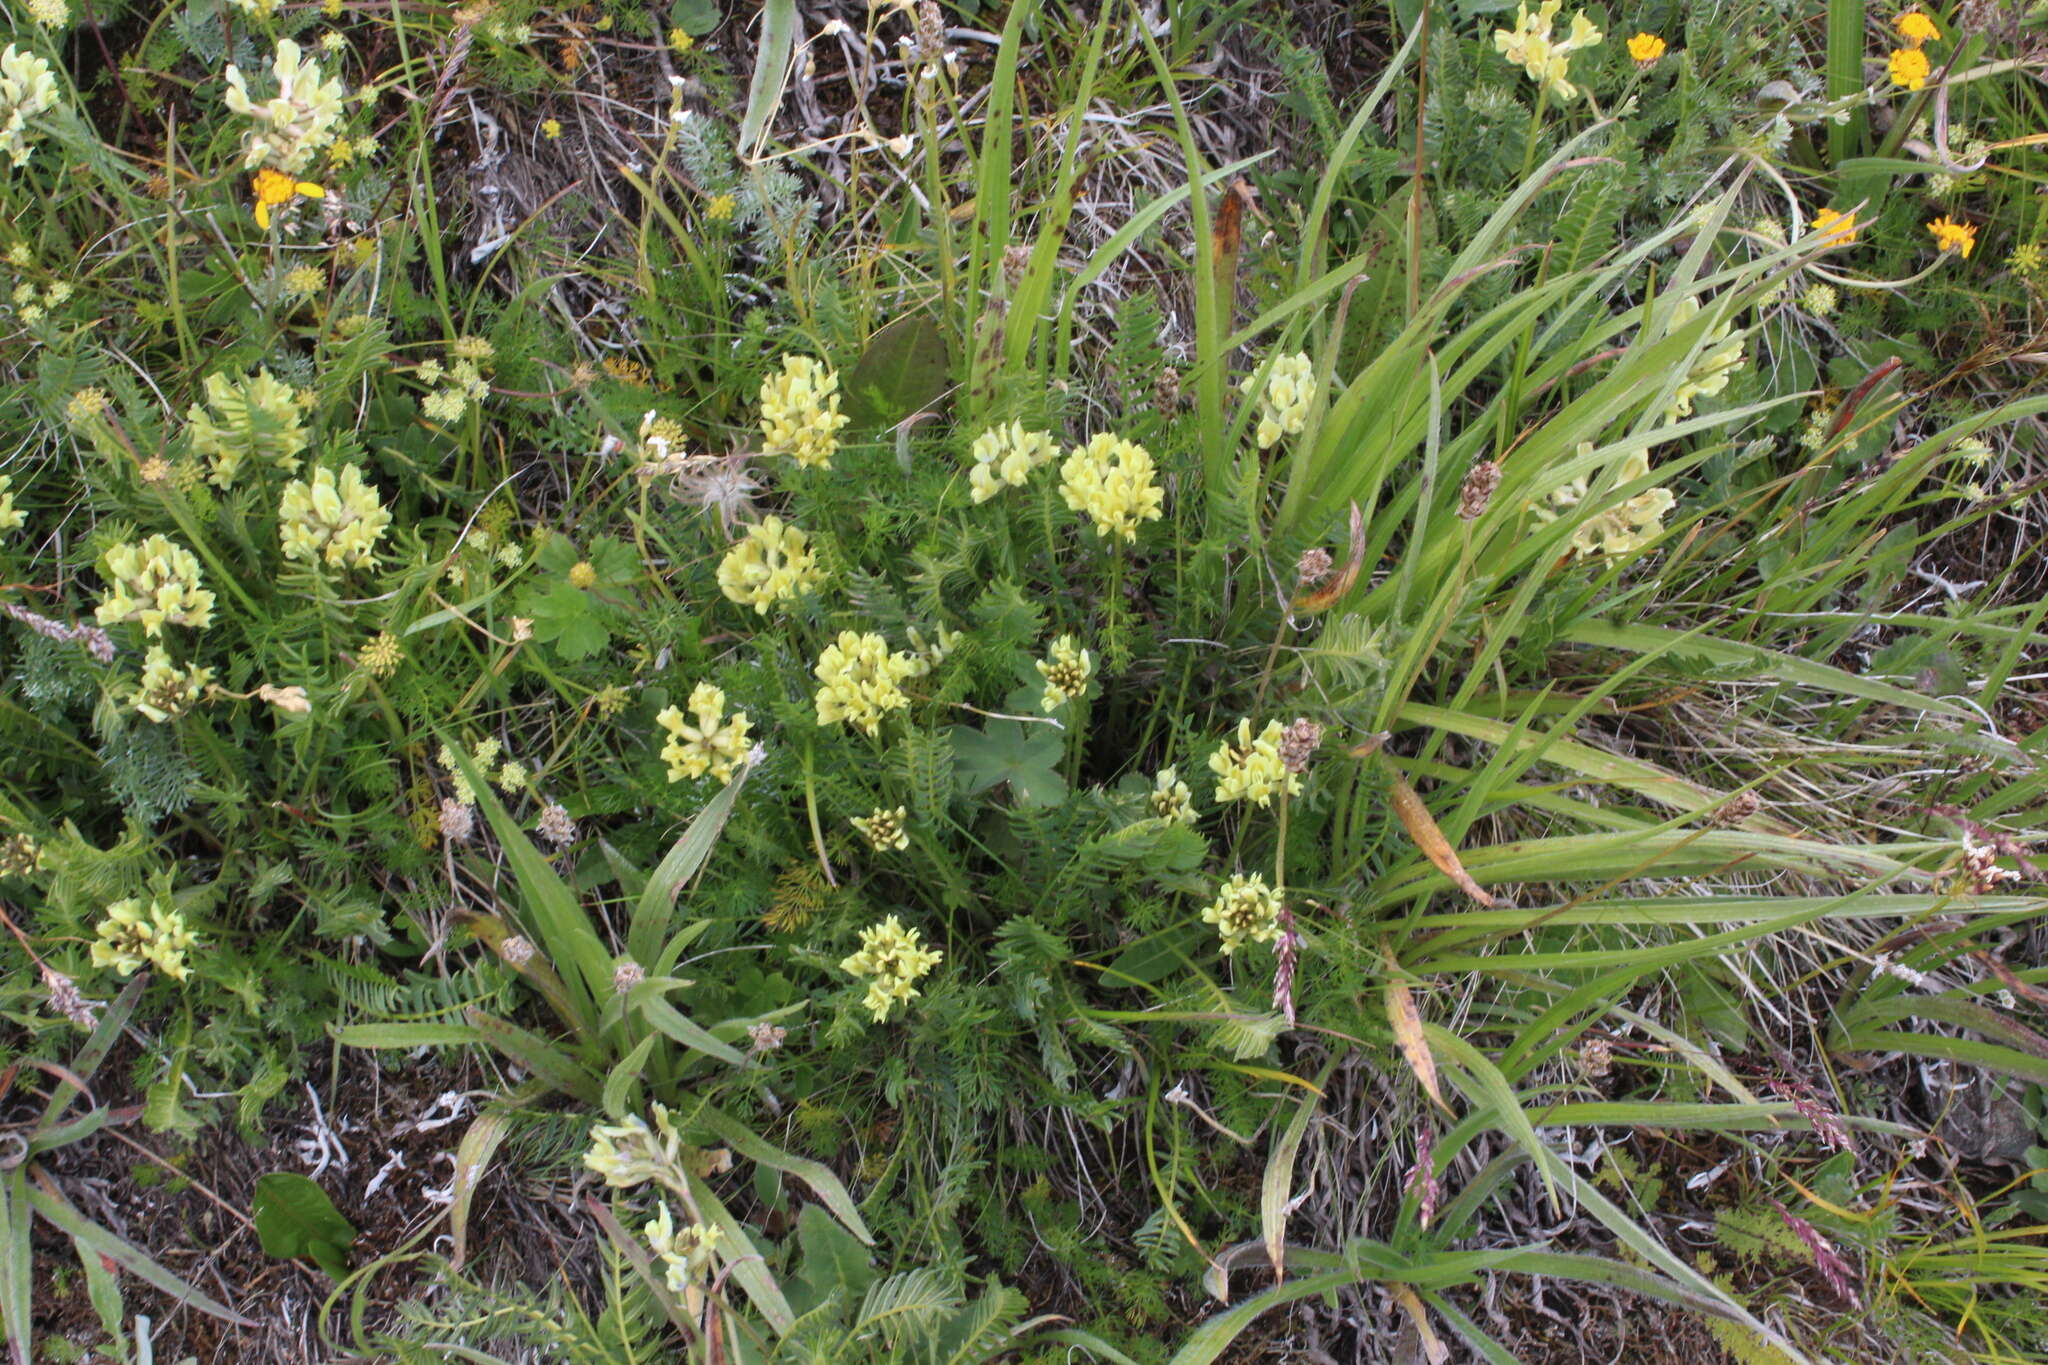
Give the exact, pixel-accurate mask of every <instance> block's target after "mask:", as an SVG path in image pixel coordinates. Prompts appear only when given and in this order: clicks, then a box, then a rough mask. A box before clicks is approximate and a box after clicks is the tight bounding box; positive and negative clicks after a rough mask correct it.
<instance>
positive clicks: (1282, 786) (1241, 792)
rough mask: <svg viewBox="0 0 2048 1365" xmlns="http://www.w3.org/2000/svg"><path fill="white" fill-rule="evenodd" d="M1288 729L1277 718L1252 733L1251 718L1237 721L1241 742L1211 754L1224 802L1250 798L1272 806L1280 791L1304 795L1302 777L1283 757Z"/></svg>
mask: <svg viewBox="0 0 2048 1365" xmlns="http://www.w3.org/2000/svg"><path fill="white" fill-rule="evenodd" d="M1285 735H1286V730H1285V729H1284V728H1283V727H1282V726H1281V724H1280V722H1279V721H1277V720H1269V721H1267V722H1266V728H1265V729H1263V730H1261V731H1260V732H1259V733H1258V734H1257V735H1256V736H1254V735H1253V734H1252V723H1251V721H1250V720H1249V719H1244V720H1240V721H1238V723H1237V743H1236V744H1234V745H1233V744H1229V743H1225V744H1224V745H1223V747H1222V748H1220V749H1218V750H1217V751H1216V752H1215V753H1213V754H1210V755H1209V769H1210V771H1212V772H1214V773H1215V774H1216V777H1217V782H1216V799H1217V800H1218V801H1221V802H1226V803H1227V802H1231V801H1249V802H1251V803H1252V804H1253V805H1255V806H1262V807H1263V806H1270V805H1272V803H1273V797H1274V795H1275V794H1276V793H1279V792H1283V791H1284V792H1285V793H1286V794H1287V795H1289V796H1299V795H1301V778H1300V777H1298V776H1296V775H1295V774H1293V773H1291V772H1289V771H1288V770H1287V765H1286V764H1285V763H1283V762H1282V761H1281V758H1280V741H1281V739H1282V738H1284V737H1285Z"/></svg>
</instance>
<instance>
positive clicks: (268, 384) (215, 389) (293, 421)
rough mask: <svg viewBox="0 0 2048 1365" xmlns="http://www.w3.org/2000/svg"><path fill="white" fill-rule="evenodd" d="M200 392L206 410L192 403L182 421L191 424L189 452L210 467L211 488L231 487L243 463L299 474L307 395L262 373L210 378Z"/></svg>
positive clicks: (262, 370)
mask: <svg viewBox="0 0 2048 1365" xmlns="http://www.w3.org/2000/svg"><path fill="white" fill-rule="evenodd" d="M204 389H205V393H206V403H205V405H204V406H201V405H200V404H198V403H194V404H193V405H192V407H191V410H190V411H188V412H187V413H186V414H185V416H186V419H187V420H188V421H190V422H191V424H192V426H191V436H192V453H193V454H194V455H197V456H199V457H200V458H202V459H204V460H206V461H207V463H208V464H209V465H210V466H211V473H209V474H208V476H207V478H208V480H209V481H210V482H211V483H212V484H213V485H214V486H215V487H216V488H232V487H233V486H234V483H235V479H236V477H237V476H238V475H239V474H240V473H241V472H242V465H243V463H244V462H245V461H250V460H260V461H263V462H264V463H267V464H269V465H271V466H272V467H273V468H276V469H281V470H284V471H286V472H287V473H291V472H295V471H296V470H297V469H298V467H299V454H300V452H301V451H303V450H305V448H306V428H305V425H304V417H305V413H306V409H307V408H308V407H309V406H310V403H309V402H308V400H307V398H306V396H304V395H302V394H300V393H299V391H298V390H296V389H294V388H293V387H292V386H291V385H289V384H287V383H284V382H283V381H282V380H279V379H275V378H273V377H272V376H271V373H270V371H269V370H267V369H259V370H258V371H256V373H255V374H253V375H245V376H243V377H242V378H240V379H236V380H230V379H229V378H228V377H227V376H226V375H225V374H210V375H208V376H207V377H206V383H205V385H204ZM209 408H211V409H212V411H211V412H209V411H208V410H207V409H209Z"/></svg>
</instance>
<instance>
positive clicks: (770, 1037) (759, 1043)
mask: <svg viewBox="0 0 2048 1365" xmlns="http://www.w3.org/2000/svg"><path fill="white" fill-rule="evenodd" d="M788 1036H789V1030H788V1029H786V1028H784V1027H782V1026H781V1025H780V1024H771V1023H768V1022H767V1021H766V1020H762V1021H760V1022H758V1023H753V1024H749V1025H747V1039H748V1041H749V1042H751V1043H752V1044H753V1046H752V1047H751V1048H750V1049H749V1051H751V1052H752V1053H753V1054H754V1055H755V1056H757V1057H758V1056H760V1055H761V1054H762V1053H764V1052H775V1051H777V1050H779V1049H780V1048H781V1047H782V1042H783V1039H785V1038H787V1037H788Z"/></svg>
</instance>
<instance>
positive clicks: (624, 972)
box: [612, 957, 647, 995]
mask: <svg viewBox="0 0 2048 1365" xmlns="http://www.w3.org/2000/svg"><path fill="white" fill-rule="evenodd" d="M646 979H647V969H646V968H645V967H643V966H641V965H640V964H639V963H637V962H635V961H634V960H633V959H632V958H630V957H622V958H620V959H619V960H618V961H617V962H616V963H614V964H612V989H613V990H614V991H616V992H617V993H618V994H620V995H626V994H629V993H631V991H632V989H633V988H634V987H635V986H637V985H639V984H640V983H641V982H643V981H645V980H646Z"/></svg>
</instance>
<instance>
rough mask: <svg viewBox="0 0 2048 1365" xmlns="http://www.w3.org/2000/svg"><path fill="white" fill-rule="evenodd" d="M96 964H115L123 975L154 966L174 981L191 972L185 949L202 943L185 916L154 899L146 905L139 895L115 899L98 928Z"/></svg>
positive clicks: (93, 951)
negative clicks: (186, 963) (195, 935)
mask: <svg viewBox="0 0 2048 1365" xmlns="http://www.w3.org/2000/svg"><path fill="white" fill-rule="evenodd" d="M93 932H94V933H95V934H97V935H98V937H97V938H96V939H95V940H94V941H93V945H92V965H93V966H95V967H112V968H113V969H114V971H115V972H117V973H119V974H120V975H122V976H133V975H135V974H136V973H137V972H139V971H141V970H142V969H143V967H144V966H153V967H155V968H156V969H157V970H158V971H160V972H162V973H163V974H164V975H165V976H168V977H170V978H171V980H173V981H183V980H184V979H185V978H186V976H187V975H188V974H189V973H188V969H187V968H186V966H185V953H186V952H187V950H189V949H191V948H195V947H197V946H198V943H199V941H198V939H196V938H194V937H193V936H192V931H191V930H190V929H188V928H187V927H186V925H185V916H184V915H183V914H182V913H180V912H179V911H178V910H176V909H170V910H166V909H165V908H164V905H163V902H162V901H159V900H155V899H152V900H151V901H150V902H149V904H148V905H144V904H143V903H142V901H141V900H140V899H139V898H138V897H134V896H131V897H129V898H128V899H127V900H119V901H115V902H114V903H113V904H112V905H110V906H108V907H107V916H106V918H105V919H103V920H101V921H100V922H99V924H98V925H97V926H96V927H95V929H94V931H93Z"/></svg>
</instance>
